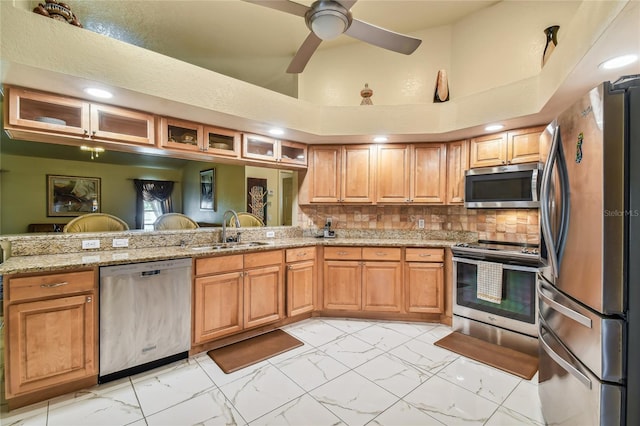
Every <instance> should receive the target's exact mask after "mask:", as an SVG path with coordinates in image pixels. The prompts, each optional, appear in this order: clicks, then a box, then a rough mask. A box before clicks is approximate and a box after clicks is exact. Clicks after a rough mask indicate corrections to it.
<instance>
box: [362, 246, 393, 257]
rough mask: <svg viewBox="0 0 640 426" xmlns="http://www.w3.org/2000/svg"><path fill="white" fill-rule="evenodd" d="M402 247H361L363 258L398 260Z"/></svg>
mask: <svg viewBox="0 0 640 426" xmlns="http://www.w3.org/2000/svg"><path fill="white" fill-rule="evenodd" d="M401 256H402V249H401V248H400V247H365V248H363V249H362V258H363V259H364V260H400V258H401Z"/></svg>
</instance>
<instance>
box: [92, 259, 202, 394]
mask: <svg viewBox="0 0 640 426" xmlns="http://www.w3.org/2000/svg"><path fill="white" fill-rule="evenodd" d="M191 262H192V260H191V259H190V258H189V259H174V260H163V261H155V262H144V263H131V264H126V265H117V266H105V267H101V268H100V374H99V377H98V381H99V382H100V383H104V382H108V381H110V380H115V379H118V378H120V377H125V376H130V375H132V374H136V373H139V372H141V371H145V370H149V369H152V368H155V367H158V366H160V365H163V364H167V363H170V362H173V361H177V360H179V359H184V358H187V357H188V351H189V349H190V346H191Z"/></svg>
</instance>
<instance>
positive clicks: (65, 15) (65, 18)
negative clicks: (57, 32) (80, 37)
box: [33, 0, 82, 28]
mask: <svg viewBox="0 0 640 426" xmlns="http://www.w3.org/2000/svg"><path fill="white" fill-rule="evenodd" d="M33 11H34V12H35V13H37V14H39V15H42V16H46V17H48V18H52V19H55V20H56V21H61V22H66V23H69V24H71V25H75V26H76V27H80V28H82V24H81V23H80V21H78V18H77V17H76V15H74V14H73V12H71V8H70V7H69V5H67V4H66V3H63V2H61V1H56V0H46V1H45V3H40V4H38V5H37V6H36V7H35V8H34V9H33Z"/></svg>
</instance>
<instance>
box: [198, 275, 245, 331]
mask: <svg viewBox="0 0 640 426" xmlns="http://www.w3.org/2000/svg"><path fill="white" fill-rule="evenodd" d="M243 282H244V272H228V273H223V274H216V275H211V276H207V277H199V278H196V280H195V291H194V305H195V307H194V312H195V316H194V325H193V326H194V341H195V342H196V343H202V342H206V341H208V340H212V339H215V338H217V337H221V336H226V335H227V334H231V333H236V332H238V331H242V328H243V316H242V298H243Z"/></svg>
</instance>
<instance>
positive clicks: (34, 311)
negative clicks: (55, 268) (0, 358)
mask: <svg viewBox="0 0 640 426" xmlns="http://www.w3.org/2000/svg"><path fill="white" fill-rule="evenodd" d="M5 279H6V281H5V283H6V289H7V293H6V294H7V295H8V299H7V300H5V303H6V307H7V313H6V315H7V316H6V323H7V334H6V336H7V342H6V345H7V351H6V354H7V360H6V362H7V366H6V373H7V376H6V382H7V383H6V394H7V395H6V396H7V400H9V404H10V406H11V405H12V403H11V400H12V399H13V398H16V397H17V398H21V397H22V398H25V397H26V398H28V397H29V396H28V395H29V394H32V393H37V392H51V388H53V387H55V386H58V385H65V384H73V383H74V382H76V381H81V380H82V381H83V382H86V380H83V379H87V378H91V377H92V376H96V380H95V381H96V383H97V374H98V356H97V353H98V352H97V350H98V341H97V339H98V332H97V313H98V305H97V303H98V301H97V299H96V285H97V281H96V274H95V273H94V271H93V270H90V271H82V272H65V273H60V274H55V273H54V274H47V275H37V276H26V277H15V278H14V277H11V276H9V277H6V278H5ZM69 390H70V389H67V390H66V391H67V392H68V391H69ZM49 395H50V396H52V395H51V394H49ZM20 405H23V404H20Z"/></svg>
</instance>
